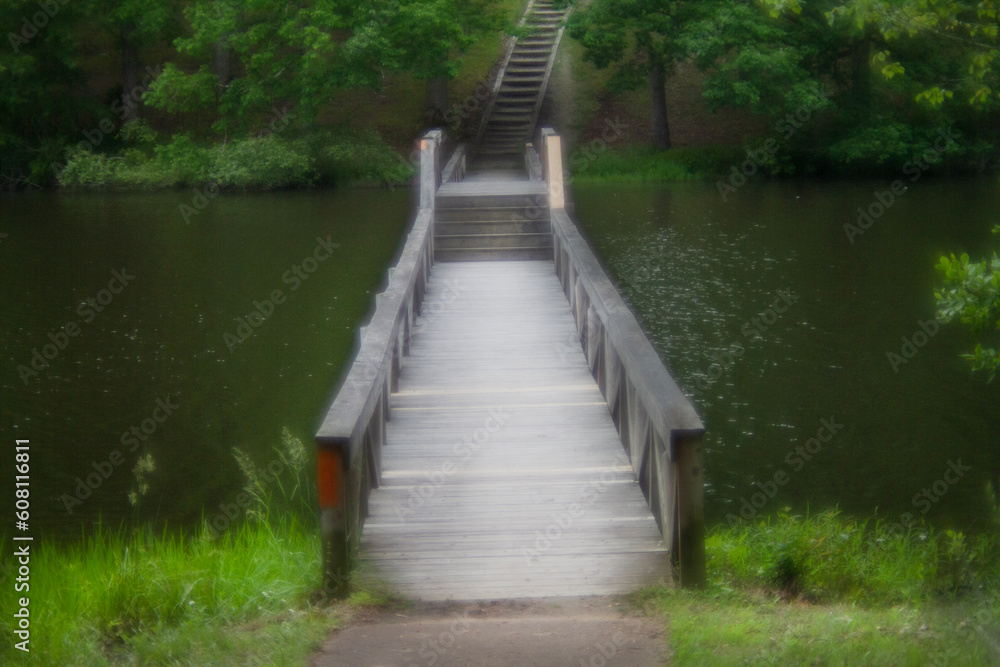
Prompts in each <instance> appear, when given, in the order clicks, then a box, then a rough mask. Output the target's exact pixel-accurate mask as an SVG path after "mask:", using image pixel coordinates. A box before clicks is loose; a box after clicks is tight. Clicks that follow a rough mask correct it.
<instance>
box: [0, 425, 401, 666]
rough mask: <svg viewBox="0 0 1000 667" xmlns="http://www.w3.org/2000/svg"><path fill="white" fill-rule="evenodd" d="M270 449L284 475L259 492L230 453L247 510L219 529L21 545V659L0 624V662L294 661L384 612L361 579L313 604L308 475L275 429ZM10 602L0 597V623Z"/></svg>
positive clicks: (315, 560)
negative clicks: (24, 622) (365, 614)
mask: <svg viewBox="0 0 1000 667" xmlns="http://www.w3.org/2000/svg"><path fill="white" fill-rule="evenodd" d="M274 449H275V451H276V453H277V454H278V456H279V457H281V460H282V462H283V463H284V464H285V465H284V471H283V472H282V474H281V475H279V476H278V477H275V478H274V479H273V480H272V482H273V483H271V484H265V483H264V481H263V479H262V477H261V475H262V469H260V468H259V467H258V466H257V465H256V464H255V463H254V462H253V460H251V459H250V457H248V456H247V455H246V454H245V453H243V452H242V451H240V450H238V449H235V448H234V450H233V455H234V458H235V459H236V460H237V462H238V463H239V465H240V468H241V470H242V472H243V475H244V478H245V485H244V487H243V491H244V493H245V494H246V496H245V497H247V498H249V499H250V504H249V507H248V508H247V513H246V516H247V519H246V520H245V521H243V522H240V523H237V524H234V525H233V526H232V527H229V529H228V530H226V529H225V528H226V525H228V522H225V524H226V525H222V526H216V527H215V529H213V528H211V527H210V526H209V524H208V521H207V520H206V521H205V522H204V523H203V525H202V527H201V529H200V530H199V531H197V532H196V533H194V534H185V533H183V532H168V531H166V530H164V531H163V532H160V533H154V532H153V531H152V530H151V529H149V528H148V527H142V528H137V529H128V528H126V527H122V528H119V529H116V530H108V529H106V528H103V527H101V526H98V527H97V529H96V530H95V531H93V533H91V534H89V535H84V536H83V537H82V538H81V540H80V541H79V542H77V543H75V544H70V545H56V544H52V543H45V542H42V543H38V544H37V545H34V546H32V553H31V562H30V567H31V573H30V586H31V588H30V591H29V592H28V593H26V594H25V595H26V596H29V599H30V605H29V609H30V613H31V616H30V619H31V627H30V631H31V637H30V639H31V643H30V648H31V652H30V654H25V653H23V652H21V651H19V650H17V649H15V648H14V644H15V643H16V642H17V641H20V639H19V638H16V637H15V635H14V634H13V627H12V624H11V623H6V622H5V623H2V624H0V664H38V665H60V666H63V665H81V666H83V665H86V666H87V667H90V666H94V665H132V664H149V665H177V664H191V665H237V664H238V665H302V664H305V662H306V660H307V658H308V656H309V655H311V654H312V653H314V652H315V651H316V650H317V649H318V648H319V646H320V644H321V643H322V642H323V641H324V640H325V639H326V638H328V636H329V634H330V632H331V630H332V629H333V628H336V627H338V626H339V625H340V624H342V623H344V622H345V621H346V620H348V619H349V618H350V617H351V615H352V613H353V611H354V610H355V609H357V608H359V607H371V606H391V605H393V604H396V603H397V601H396V600H395V599H393V598H392V597H391V596H389V595H387V594H386V593H385V592H383V591H382V590H381V589H380V588H378V587H377V586H376V585H374V584H371V583H369V584H366V583H364V581H363V580H360V581H359V584H360V585H358V586H357V587H356V590H355V592H354V594H353V595H352V597H351V599H349V600H348V601H347V602H346V603H338V604H334V605H330V604H328V603H327V602H326V601H325V600H324V599H323V598H322V596H321V595H320V594H319V592H320V590H321V582H320V553H321V549H320V538H319V534H318V521H317V519H316V517H315V515H314V513H313V512H312V511H311V507H312V499H313V498H314V497H315V488H314V486H313V484H312V479H313V477H314V473H310V471H309V468H308V466H307V455H306V449H305V446H304V445H303V443H302V441H301V440H300V439H299V438H297V437H295V436H294V435H293V434H292V433H291V431H290V430H288V429H287V428H286V429H284V430H283V431H282V447H280V448H279V447H275V448H274ZM272 491H273V493H272ZM299 517H306V518H305V519H300V518H299ZM217 518H218V517H216V519H217ZM220 530H221V531H222V532H219V531H220ZM0 541H2V542H4V543H7V544H9V542H8V541H7V540H6V539H2V540H0ZM6 556H8V554H5V557H6ZM16 571H17V564H16V563H15V562H14V561H13V559H8V560H5V561H4V562H3V564H2V567H0V585H2V586H3V588H4V589H5V590H10V589H12V588H13V581H14V577H15V576H16V574H15V573H16ZM16 597H18V596H14V595H2V596H0V615H2V616H3V617H4V618H7V619H11V618H13V613H14V610H15V609H14V607H15V604H17V602H16Z"/></svg>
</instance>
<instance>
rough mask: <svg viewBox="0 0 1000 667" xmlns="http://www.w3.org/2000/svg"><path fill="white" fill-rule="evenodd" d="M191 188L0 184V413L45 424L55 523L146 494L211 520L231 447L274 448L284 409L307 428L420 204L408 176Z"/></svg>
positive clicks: (233, 488)
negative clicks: (211, 193) (44, 190)
mask: <svg viewBox="0 0 1000 667" xmlns="http://www.w3.org/2000/svg"><path fill="white" fill-rule="evenodd" d="M194 200H195V194H194V193H193V192H174V193H157V194H80V195H66V194H41V195H22V196H14V197H5V198H2V199H0V220H2V227H0V232H2V233H4V234H6V235H7V236H6V238H3V239H2V241H0V257H2V260H0V267H2V268H0V275H2V278H0V279H2V281H3V290H2V294H0V331H2V336H3V354H2V359H3V362H2V363H3V364H4V373H3V386H2V390H0V391H2V403H0V404H2V408H0V409H2V415H3V416H2V423H3V424H4V427H5V428H4V432H5V433H6V436H5V437H7V438H8V439H10V440H11V441H12V440H13V439H14V438H27V439H30V441H31V447H32V450H31V451H32V470H31V482H32V489H33V503H32V514H33V517H32V518H33V520H34V522H35V525H36V526H38V525H40V526H43V527H44V528H43V529H42V530H43V531H44V532H45V533H46V534H47V535H49V536H50V537H53V538H58V537H59V536H60V535H66V534H73V533H77V534H78V533H79V526H80V525H81V524H82V525H90V524H92V523H94V522H95V521H98V520H99V519H102V518H103V520H104V521H105V522H106V523H111V524H114V525H117V524H118V522H119V520H120V519H121V518H122V517H126V516H130V515H131V514H133V513H138V516H140V517H142V518H146V519H155V520H159V521H167V522H169V523H171V524H172V525H192V524H196V523H197V522H198V521H199V519H200V517H201V514H202V511H203V508H204V511H205V512H206V514H209V515H211V514H213V513H217V512H219V511H220V509H219V507H220V504H229V503H232V501H233V497H234V494H235V493H236V492H237V491H238V490H239V489H240V488H241V487H242V486H243V484H244V477H243V475H242V473H241V471H240V468H239V466H238V465H237V464H236V461H235V459H234V457H233V450H232V448H234V447H238V448H240V449H241V450H243V451H245V452H246V453H247V454H248V455H249V456H250V457H251V458H252V459H253V460H254V462H255V463H256V464H257V465H258V466H259V467H262V468H266V467H267V466H268V465H269V464H271V463H272V462H273V461H275V460H276V459H277V458H278V454H277V452H276V451H275V448H278V449H281V448H282V431H283V429H284V428H288V429H289V431H290V432H291V434H292V435H293V436H294V437H297V438H299V439H300V440H302V441H303V442H305V443H306V446H307V447H308V446H311V440H312V436H313V434H314V433H315V429H316V427H317V425H318V423H319V421H320V419H321V417H322V415H323V414H324V413H325V411H326V408H327V405H328V403H329V401H330V400H331V399H332V392H333V390H334V388H335V387H336V384H337V381H338V378H339V376H340V373H341V372H342V370H343V368H342V367H343V365H344V362H345V360H346V359H347V358H348V357H349V355H350V353H351V350H352V349H353V347H354V345H355V340H356V330H357V326H358V324H359V322H360V320H361V319H362V317H363V316H364V315H365V314H366V313H367V312H368V311H369V309H370V307H371V304H372V303H373V299H374V294H375V292H376V291H378V289H379V288H380V286H381V285H382V284H383V283H384V280H385V273H386V268H387V267H388V266H389V265H390V264H391V262H392V261H393V256H394V253H396V252H397V250H398V247H399V245H400V242H401V239H402V236H403V232H404V230H405V228H406V225H407V224H408V223H409V221H410V218H411V210H410V209H411V193H410V192H409V191H408V190H407V189H401V190H395V191H388V190H366V189H352V190H342V191H337V192H304V193H303V192H299V193H270V194H245V195H230V196H221V197H218V198H216V199H212V200H207V198H206V200H207V205H205V203H206V202H204V201H198V202H196V203H199V204H201V205H202V208H200V209H198V208H195V207H194V206H193V205H192V203H193V202H194ZM182 205H186V206H191V207H192V209H193V210H195V211H198V212H197V213H196V214H194V215H192V214H188V216H187V217H188V221H185V219H184V215H183V212H184V210H183V209H181V206H182ZM123 283H124V284H123ZM276 291H280V295H276V294H275V292H276ZM276 296H277V299H276V298H275V297H276ZM91 300H93V301H91ZM72 325H75V327H74V326H72ZM73 331H75V332H76V335H74V336H72V337H70V336H69V334H68V333H67V332H73ZM46 346H49V347H48V348H47V349H46ZM35 351H37V352H38V353H39V354H40V355H43V356H42V357H38V358H35V355H34V352H35ZM33 358H34V362H35V366H34V367H33V366H32V361H33ZM19 367H20V368H19ZM36 368H39V369H40V370H35V369H36ZM11 444H13V443H12V442H11ZM116 452H117V454H116ZM146 452H148V453H149V454H150V455H151V456H152V459H153V462H154V465H155V470H154V471H152V472H150V473H148V474H146V475H145V478H146V483H147V484H148V485H149V492H148V493H147V495H145V496H143V497H140V503H139V506H138V507H137V508H135V507H133V506H132V505H131V504H130V503H129V501H128V495H129V493H130V492H132V491H136V490H138V488H137V486H138V485H137V479H136V476H135V475H134V474H133V468H134V466H135V463H136V461H137V459H138V458H139V457H140V456H141V455H143V454H144V453H146ZM3 458H4V460H3V461H2V466H3V467H2V470H3V474H4V479H10V477H8V475H9V474H12V472H10V467H9V466H11V465H12V464H13V455H11V456H5V457H3ZM282 465H283V464H282ZM88 478H89V480H88ZM81 482H82V484H83V485H84V486H81ZM88 490H89V492H88ZM271 490H273V489H271ZM76 501H79V502H76Z"/></svg>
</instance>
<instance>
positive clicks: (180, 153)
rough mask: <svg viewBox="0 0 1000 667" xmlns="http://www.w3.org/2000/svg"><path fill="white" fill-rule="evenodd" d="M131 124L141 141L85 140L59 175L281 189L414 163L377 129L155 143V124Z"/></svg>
mask: <svg viewBox="0 0 1000 667" xmlns="http://www.w3.org/2000/svg"><path fill="white" fill-rule="evenodd" d="M143 127H144V126H142V125H139V126H134V127H133V126H129V130H128V131H127V132H126V133H125V135H124V136H127V137H128V138H129V139H130V141H132V142H133V144H134V147H131V148H126V149H125V150H123V151H121V152H120V153H118V154H117V155H113V156H108V155H105V154H102V153H95V152H93V151H92V150H91V149H90V148H89V147H88V146H82V147H81V146H77V147H73V148H71V149H70V150H69V151H68V152H67V160H66V167H65V169H64V170H63V171H62V172H61V174H60V176H59V183H60V185H63V186H65V187H85V188H108V187H111V188H145V189H153V188H169V187H182V186H185V187H187V186H190V187H199V186H204V185H205V184H207V183H214V184H216V185H217V186H218V187H220V188H222V189H231V190H273V189H279V188H292V187H309V186H311V185H313V184H315V183H317V182H319V181H322V182H326V183H350V182H368V183H382V184H389V185H394V184H400V183H404V182H406V181H407V180H409V179H410V178H411V177H412V176H413V174H414V171H415V170H414V168H413V166H412V165H410V164H409V163H408V162H406V161H405V160H403V158H401V157H400V155H399V154H398V153H396V151H394V150H393V149H392V148H390V147H389V146H387V145H386V144H385V143H384V142H383V141H382V140H381V138H380V137H379V136H378V134H377V133H375V132H341V133H338V134H333V133H330V132H315V133H311V134H308V135H304V136H303V137H301V138H299V139H288V138H284V137H282V136H279V135H275V134H268V135H265V136H262V137H250V138H246V139H236V140H233V141H230V142H228V143H226V144H221V145H217V146H208V147H204V146H199V145H198V144H197V143H195V142H194V140H193V139H191V138H190V137H189V136H188V135H176V136H174V137H172V138H171V139H170V141H169V142H167V143H164V144H159V145H156V146H153V147H152V149H150V147H149V144H148V141H150V140H152V139H154V138H155V134H151V133H150V131H149V130H148V127H146V128H145V129H142V128H143Z"/></svg>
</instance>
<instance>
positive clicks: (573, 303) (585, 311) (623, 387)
mask: <svg viewBox="0 0 1000 667" xmlns="http://www.w3.org/2000/svg"><path fill="white" fill-rule="evenodd" d="M541 136H542V141H543V142H544V143H543V146H542V147H541V148H542V150H541V151H539V152H541V153H542V155H543V156H544V162H545V175H546V180H547V182H548V183H549V190H550V197H553V196H554V195H557V196H558V197H559V199H562V197H563V185H562V167H561V163H562V156H561V148H560V144H559V137H558V135H556V134H555V133H554V132H553V131H552V130H551V129H548V128H546V129H544V130H543V131H542V135H541ZM552 235H553V245H554V249H555V250H554V254H555V263H556V273H557V275H558V276H559V279H560V281H561V283H562V286H563V291H564V292H565V293H566V297H567V299H568V300H569V303H570V307H571V308H572V310H573V314H574V315H575V317H576V323H577V330H578V333H579V334H580V342H581V345H582V346H583V350H584V352H585V354H586V356H587V361H588V364H589V366H590V369H591V372H592V373H593V375H594V378H595V379H596V380H597V383H598V386H599V387H600V389H601V393H602V394H603V395H604V397H605V400H606V401H607V404H608V408H609V410H610V411H611V415H612V419H613V420H614V422H615V425H616V427H617V428H618V433H619V435H620V437H621V440H622V445H623V446H624V448H625V450H626V453H627V454H628V455H629V458H630V460H631V462H632V467H633V470H634V471H635V474H636V476H637V477H638V479H639V484H640V486H641V487H642V490H643V493H644V494H645V496H646V500H647V502H648V503H649V507H650V510H651V511H652V512H653V516H654V517H656V520H657V524H658V525H659V527H660V530H661V532H662V534H663V539H664V542H665V543H666V544H667V546H668V547H669V548H670V550H671V554H672V558H673V559H674V561H675V563H677V564H678V566H679V568H680V578H681V584H682V585H684V586H701V585H703V584H704V581H705V544H704V535H705V527H704V526H705V523H704V508H703V506H704V501H703V498H704V490H703V489H704V473H703V469H702V453H701V440H702V436H703V434H704V432H705V427H704V424H703V423H702V421H701V418H700V417H699V416H698V413H697V412H696V411H695V408H694V406H693V405H692V404H691V402H690V401H689V400H688V398H687V396H685V395H684V393H683V392H682V391H681V389H680V388H679V387H678V386H677V383H676V382H675V381H674V379H673V377H671V375H670V372H669V371H668V370H667V368H666V366H665V365H664V364H663V361H662V360H661V359H660V356H659V355H658V354H657V352H656V350H655V349H654V348H653V346H652V344H651V343H650V342H649V339H648V338H647V336H646V334H645V332H643V330H642V327H641V326H640V325H639V322H638V321H637V320H636V318H635V315H633V314H632V312H631V310H629V308H628V306H627V305H626V304H625V301H624V300H623V299H622V297H621V295H620V294H619V292H618V289H617V288H616V287H615V285H614V283H613V282H612V281H611V279H610V278H609V277H608V275H607V273H605V271H604V268H603V267H602V266H601V264H600V262H599V261H598V259H597V256H596V255H595V254H594V252H593V250H592V249H591V248H590V245H589V244H588V243H587V242H586V240H585V239H584V238H583V236H582V235H581V234H580V232H579V230H578V229H577V227H576V225H575V224H574V223H573V221H572V220H571V219H570V217H569V215H568V214H567V213H566V211H565V210H564V209H563V208H562V207H556V206H555V205H554V204H553V206H552Z"/></svg>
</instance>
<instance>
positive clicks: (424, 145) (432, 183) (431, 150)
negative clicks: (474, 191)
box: [420, 130, 444, 211]
mask: <svg viewBox="0 0 1000 667" xmlns="http://www.w3.org/2000/svg"><path fill="white" fill-rule="evenodd" d="M443 136H444V133H443V132H442V131H441V130H430V131H429V132H427V133H426V134H424V136H423V137H422V138H421V139H420V208H421V209H425V208H428V209H431V210H432V211H433V210H434V196H435V195H436V194H437V191H438V187H439V186H440V185H441V184H440V182H439V181H440V178H441V139H442V138H443Z"/></svg>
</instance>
